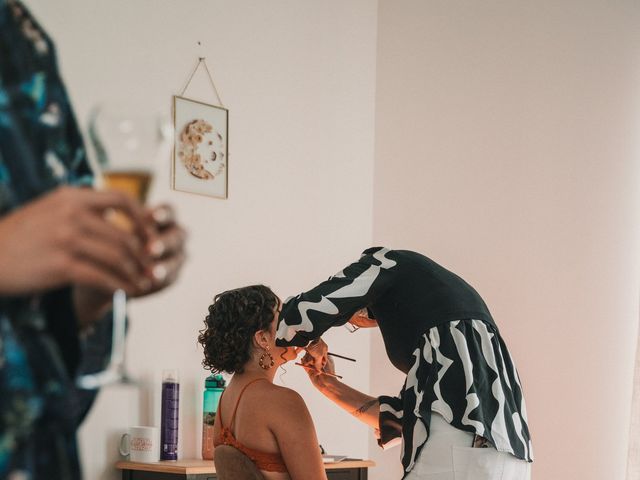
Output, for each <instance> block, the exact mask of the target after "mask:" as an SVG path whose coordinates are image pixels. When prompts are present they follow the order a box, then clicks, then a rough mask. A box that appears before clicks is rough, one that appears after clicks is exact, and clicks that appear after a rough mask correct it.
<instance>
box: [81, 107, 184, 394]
mask: <svg viewBox="0 0 640 480" xmlns="http://www.w3.org/2000/svg"><path fill="white" fill-rule="evenodd" d="M169 130H170V128H169V127H168V124H167V122H166V121H165V120H164V119H163V118H162V117H161V116H160V115H152V114H145V113H141V112H139V111H135V110H132V109H131V108H129V107H118V108H106V107H103V106H97V107H95V108H94V109H93V110H92V112H91V115H90V118H89V126H88V136H89V140H90V143H91V146H92V147H93V153H94V158H95V162H94V163H95V164H96V165H94V167H95V168H96V169H97V170H98V171H97V175H96V179H97V185H96V186H97V188H100V189H112V190H119V191H122V192H125V193H127V194H128V195H131V196H132V197H133V198H135V199H136V200H137V201H139V202H140V203H143V204H144V203H145V202H146V200H147V194H148V192H149V187H150V185H151V180H152V178H153V166H154V164H155V163H156V162H155V161H156V160H157V159H158V157H159V156H160V155H161V154H162V153H163V152H165V151H166V150H168V148H167V147H168V145H169V143H170V139H171V135H170V133H169ZM110 220H111V221H113V222H114V223H115V224H117V225H118V226H120V227H122V228H130V224H129V221H128V219H127V218H126V217H125V216H124V214H121V213H119V212H111V215H110ZM126 324H127V295H126V293H125V292H124V290H116V292H114V294H113V327H112V338H111V353H110V358H109V363H108V365H107V367H106V369H105V370H103V371H100V372H97V373H92V374H86V375H82V376H80V377H78V379H77V386H78V387H79V388H81V389H84V390H94V389H97V388H99V387H101V386H104V385H107V384H111V383H135V382H134V381H133V380H132V377H131V376H130V375H129V373H128V370H127V365H126V349H125V335H126V328H127V325H126Z"/></svg>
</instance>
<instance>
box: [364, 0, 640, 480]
mask: <svg viewBox="0 0 640 480" xmlns="http://www.w3.org/2000/svg"><path fill="white" fill-rule="evenodd" d="M378 18H379V30H378V63H377V95H376V162H375V182H374V191H375V197H374V198H375V200H374V243H376V244H386V245H389V246H393V247H405V248H412V249H418V250H420V251H422V252H425V253H426V254H427V255H429V256H431V257H432V258H434V259H435V260H437V261H439V262H441V263H442V264H444V265H445V266H447V267H449V268H451V269H452V270H454V271H456V272H458V273H459V274H461V275H462V276H463V277H465V278H466V279H468V280H469V282H470V283H471V284H473V285H475V286H476V287H477V289H478V290H479V291H480V293H481V294H482V295H483V296H484V297H485V299H486V300H487V302H488V304H489V306H490V308H491V310H492V312H493V314H494V316H495V318H496V321H497V322H498V325H499V326H500V328H501V331H502V334H503V336H504V337H505V339H506V341H507V343H508V345H509V346H510V349H511V351H512V354H513V355H514V357H515V359H516V362H517V363H518V365H519V371H520V374H521V377H522V380H523V382H524V389H525V394H526V398H527V401H528V407H529V419H530V425H531V430H532V434H533V442H534V449H535V454H536V458H537V461H536V463H535V464H534V470H533V473H534V475H533V476H534V478H535V479H536V480H557V479H581V480H605V479H606V480H610V479H611V480H622V479H623V478H624V469H625V465H626V461H625V455H626V452H627V448H626V447H627V440H628V427H629V413H630V411H629V409H630V399H631V385H632V376H633V370H632V368H633V353H634V350H635V343H636V342H635V339H636V333H637V321H638V286H639V285H638V260H639V258H638V256H639V253H638V245H639V240H640V238H639V235H638V233H639V232H638V191H639V188H638V185H639V183H638V182H639V180H640V176H639V175H638V174H639V171H638V170H639V168H640V161H639V157H638V154H639V153H640V148H639V147H640V145H639V133H640V122H639V116H640V102H639V101H638V100H639V93H640V92H639V90H640V65H639V63H640V38H639V36H640V28H638V27H639V26H640V4H639V3H638V2H637V1H636V0H617V1H605V0H601V1H598V0H580V1H577V0H564V1H560V2H558V1H556V0H542V1H539V2H509V1H499V0H488V1H483V2H477V1H473V0H468V1H464V0H447V1H439V0H438V1H436V0H432V1H424V0H381V1H380V2H379V13H378ZM371 355H372V363H371V371H372V388H373V389H374V390H375V389H379V390H380V389H389V388H393V389H394V391H395V389H396V388H397V387H396V384H398V386H399V376H398V375H396V374H393V373H391V372H388V371H383V370H382V369H383V368H386V367H387V360H386V359H385V355H384V350H383V349H382V347H381V344H380V343H379V342H374V344H373V347H372V352H371ZM385 372H386V373H385ZM372 452H374V453H375V450H372ZM389 455H391V454H390V453H389V454H386V453H385V454H384V457H382V456H381V457H377V458H378V459H379V460H380V459H383V460H382V466H381V467H380V468H378V469H376V470H375V471H374V473H373V475H372V476H371V478H372V479H375V480H377V479H389V478H395V477H394V476H393V475H392V474H391V473H388V472H391V471H393V467H392V466H391V461H392V460H393V461H395V460H396V456H397V453H396V454H393V455H392V456H389ZM385 458H386V459H390V460H386V459H385ZM385 472H387V473H385Z"/></svg>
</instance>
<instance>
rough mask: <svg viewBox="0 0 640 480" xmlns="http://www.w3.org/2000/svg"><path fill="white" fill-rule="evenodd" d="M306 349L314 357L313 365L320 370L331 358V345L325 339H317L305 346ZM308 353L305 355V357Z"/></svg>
mask: <svg viewBox="0 0 640 480" xmlns="http://www.w3.org/2000/svg"><path fill="white" fill-rule="evenodd" d="M305 350H306V351H307V355H308V356H310V357H311V358H312V359H313V362H312V364H313V367H314V368H315V369H316V370H318V371H322V368H323V367H324V366H325V365H326V363H327V361H328V360H329V355H328V353H329V347H328V346H327V344H326V343H325V342H324V340H322V338H317V339H315V340H314V341H312V342H311V343H310V344H309V345H307V346H306V347H305ZM307 355H305V357H306V356H307Z"/></svg>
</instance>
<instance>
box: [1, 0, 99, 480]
mask: <svg viewBox="0 0 640 480" xmlns="http://www.w3.org/2000/svg"><path fill="white" fill-rule="evenodd" d="M91 181H92V177H91V171H90V169H89V166H88V164H87V161H86V155H85V150H84V147H83V142H82V138H81V135H80V132H79V129H78V125H77V123H76V120H75V118H74V115H73V112H72V110H71V107H70V105H69V98H68V96H67V93H66V91H65V88H64V85H63V83H62V80H61V79H60V76H59V73H58V68H57V63H56V55H55V51H54V46H53V44H52V42H51V40H50V39H49V38H48V37H47V36H46V34H45V33H44V32H43V30H42V29H41V28H40V26H39V25H38V23H37V22H36V20H35V19H34V18H33V17H32V16H31V14H30V13H29V12H28V11H27V9H26V8H25V7H24V6H23V5H22V4H21V3H20V2H19V1H17V0H0V219H1V217H2V216H4V215H7V214H9V213H10V212H11V211H13V210H15V209H17V208H20V207H21V206H22V205H24V204H25V203H28V202H29V201H31V200H33V199H36V198H37V197H38V196H40V195H42V194H44V193H46V192H48V191H50V190H52V189H55V188H56V187H58V186H60V185H61V184H74V185H89V184H91ZM0 275H2V272H0ZM109 329H110V324H109V322H108V321H107V320H105V321H104V322H102V324H99V325H98V326H97V329H96V330H97V333H96V334H94V336H93V337H91V338H90V339H89V340H86V339H85V340H81V339H80V338H79V335H78V329H77V325H76V319H75V316H74V313H73V309H72V306H71V297H70V289H61V290H59V291H53V292H48V293H47V294H44V295H39V296H37V297H36V296H33V297H20V298H8V297H1V296H0V478H20V479H40V478H47V479H61V480H64V479H76V478H81V471H80V467H79V462H78V454H77V446H76V430H77V426H78V425H79V422H80V421H81V418H82V416H83V415H84V414H85V413H86V411H87V410H88V405H89V404H90V403H91V401H92V400H93V396H94V394H93V393H87V392H77V391H76V390H75V388H74V378H75V376H76V375H77V374H78V373H79V372H80V371H81V369H86V370H91V369H92V370H96V369H99V368H100V367H101V366H102V364H103V363H104V359H105V358H106V354H107V353H108V351H109V345H108V344H107V343H108V342H106V343H105V342H102V341H101V339H102V338H109V334H108V330H109ZM87 359H89V360H87Z"/></svg>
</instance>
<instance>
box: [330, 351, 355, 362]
mask: <svg viewBox="0 0 640 480" xmlns="http://www.w3.org/2000/svg"><path fill="white" fill-rule="evenodd" d="M327 355H331V356H332V357H336V358H342V359H343V360H349V361H350V362H355V361H356V359H355V358H349V357H345V356H343V355H338V354H337V353H332V352H327Z"/></svg>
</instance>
